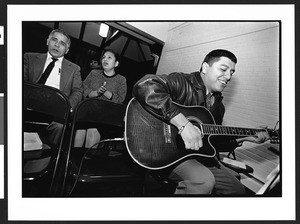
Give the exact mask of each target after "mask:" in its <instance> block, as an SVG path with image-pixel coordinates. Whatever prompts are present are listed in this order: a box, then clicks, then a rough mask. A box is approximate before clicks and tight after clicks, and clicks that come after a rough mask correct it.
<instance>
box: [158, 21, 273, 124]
mask: <svg viewBox="0 0 300 224" xmlns="http://www.w3.org/2000/svg"><path fill="white" fill-rule="evenodd" d="M169 25H170V26H169V29H168V35H167V39H166V43H165V46H164V49H163V53H162V56H161V60H160V63H159V66H158V71H157V74H161V73H170V72H173V71H181V72H188V73H189V72H193V71H198V70H199V68H200V65H201V63H202V60H203V58H204V57H205V55H206V54H207V53H208V52H210V51H211V50H213V49H217V48H223V49H227V50H230V51H232V52H233V53H234V54H235V55H236V56H237V58H238V63H237V65H236V72H235V74H234V76H233V79H232V81H231V83H230V84H229V85H228V86H227V88H226V89H225V90H224V92H223V95H224V101H223V102H224V104H225V107H226V114H225V118H224V123H223V124H224V125H233V126H241V127H258V126H260V125H268V126H269V127H273V126H274V125H275V123H276V121H278V120H279V23H277V22H172V23H170V24H169Z"/></svg>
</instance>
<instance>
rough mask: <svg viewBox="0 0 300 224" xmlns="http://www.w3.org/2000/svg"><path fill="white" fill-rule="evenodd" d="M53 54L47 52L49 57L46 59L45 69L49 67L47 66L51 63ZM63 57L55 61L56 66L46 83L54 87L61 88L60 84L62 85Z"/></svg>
mask: <svg viewBox="0 0 300 224" xmlns="http://www.w3.org/2000/svg"><path fill="white" fill-rule="evenodd" d="M51 58H52V56H51V55H50V54H49V52H48V53H47V59H46V63H45V66H44V70H43V72H44V71H45V69H46V68H47V66H48V65H49V64H50V63H51V61H52V59H51ZM62 60H63V57H60V58H58V60H57V61H56V62H55V64H54V68H53V69H52V71H51V73H50V75H49V77H48V79H47V81H46V83H45V85H47V86H52V87H54V88H57V89H59V85H60V75H61V63H62Z"/></svg>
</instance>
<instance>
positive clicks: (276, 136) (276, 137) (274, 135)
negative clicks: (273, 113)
mask: <svg viewBox="0 0 300 224" xmlns="http://www.w3.org/2000/svg"><path fill="white" fill-rule="evenodd" d="M267 132H268V134H269V136H270V143H272V144H279V143H280V133H279V121H277V123H276V125H275V127H274V128H273V129H267Z"/></svg>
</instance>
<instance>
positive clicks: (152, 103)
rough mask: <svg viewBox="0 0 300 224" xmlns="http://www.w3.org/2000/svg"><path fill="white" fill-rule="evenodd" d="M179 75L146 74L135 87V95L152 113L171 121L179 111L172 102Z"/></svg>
mask: <svg viewBox="0 0 300 224" xmlns="http://www.w3.org/2000/svg"><path fill="white" fill-rule="evenodd" d="M177 78H178V77H177V75H175V74H174V75H171V74H170V75H168V76H167V75H146V76H144V77H143V78H142V79H140V80H139V81H138V82H137V83H136V84H135V85H134V87H133V96H134V97H135V98H136V99H137V100H138V101H139V102H140V104H141V105H142V106H143V107H144V108H145V109H146V110H147V111H148V112H150V113H151V114H153V115H154V116H156V117H157V118H158V119H161V120H163V121H165V122H169V121H170V120H171V119H172V118H173V117H174V116H176V115H177V114H178V113H179V112H178V111H177V109H176V107H175V106H173V104H172V97H173V98H176V96H173V94H176V91H174V90H175V88H176V83H177V82H176V79H177Z"/></svg>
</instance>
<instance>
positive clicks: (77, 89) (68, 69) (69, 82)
mask: <svg viewBox="0 0 300 224" xmlns="http://www.w3.org/2000/svg"><path fill="white" fill-rule="evenodd" d="M46 59H47V53H43V54H41V53H25V54H24V81H30V82H33V83H37V82H38V80H39V79H40V77H41V75H42V72H43V68H44V65H45V62H46ZM59 89H60V90H61V91H62V92H63V93H64V94H65V95H66V96H67V97H68V98H69V100H70V104H71V107H72V108H73V109H74V108H75V107H76V105H77V104H78V103H79V102H80V101H81V100H82V91H83V88H82V81H81V75H80V67H79V66H78V65H76V64H74V63H72V62H70V61H68V60H67V59H65V58H64V59H63V60H62V65H61V77H60V86H59Z"/></svg>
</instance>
